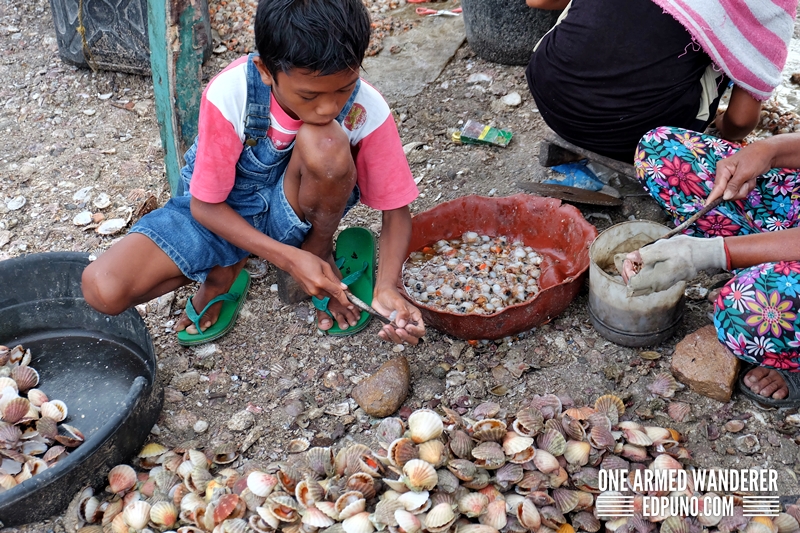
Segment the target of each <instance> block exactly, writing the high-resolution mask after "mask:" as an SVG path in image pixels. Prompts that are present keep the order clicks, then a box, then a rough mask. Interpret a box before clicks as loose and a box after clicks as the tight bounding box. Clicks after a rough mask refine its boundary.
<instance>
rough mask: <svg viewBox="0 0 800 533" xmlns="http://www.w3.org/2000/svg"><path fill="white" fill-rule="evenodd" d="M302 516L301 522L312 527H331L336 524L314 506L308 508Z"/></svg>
mask: <svg viewBox="0 0 800 533" xmlns="http://www.w3.org/2000/svg"><path fill="white" fill-rule="evenodd" d="M300 515H301V517H302V518H301V520H300V521H301V522H302V523H303V524H306V525H309V526H311V527H329V526H332V525H333V524H334V523H335V520H334V519H333V518H331V517H330V516H328V515H326V514H325V513H323V512H322V511H320V510H319V509H318V508H317V507H313V506H312V507H308V508H306V509H305V510H304V511H303V512H302V513H300Z"/></svg>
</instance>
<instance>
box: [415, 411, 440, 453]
mask: <svg viewBox="0 0 800 533" xmlns="http://www.w3.org/2000/svg"><path fill="white" fill-rule="evenodd" d="M408 430H409V433H410V435H411V440H413V441H414V442H416V443H417V444H419V443H422V442H425V441H429V440H431V439H435V438H436V437H438V436H439V435H441V434H442V431H444V424H443V422H442V417H440V416H439V415H438V414H436V412H434V411H431V410H430V409H418V410H416V411H414V412H413V413H411V415H410V416H409V417H408Z"/></svg>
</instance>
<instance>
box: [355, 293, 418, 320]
mask: <svg viewBox="0 0 800 533" xmlns="http://www.w3.org/2000/svg"><path fill="white" fill-rule="evenodd" d="M344 293H345V295H346V296H347V299H348V300H350V301H351V302H352V303H353V305H355V306H356V307H358V308H359V309H361V310H362V311H364V312H366V313H369V314H370V315H372V316H374V317H375V318H377V319H378V320H380V321H381V322H383V323H384V324H387V325H389V326H392V327H393V328H395V329H400V326H398V325H397V324H395V323H394V320H391V319H389V318H386V317H385V316H383V315H382V314H380V313H379V312H377V311H376V310H375V308H374V307H372V306H371V305H369V304H368V303H367V302H365V301H364V300H362V299H361V298H359V297H358V296H356V295H355V294H353V293H352V292H350V291H349V290H346V291H344ZM392 314H393V315H394V314H395V313H392ZM408 323H409V324H411V325H412V326H416V325H417V323H416V322H414V321H413V320H409V321H408Z"/></svg>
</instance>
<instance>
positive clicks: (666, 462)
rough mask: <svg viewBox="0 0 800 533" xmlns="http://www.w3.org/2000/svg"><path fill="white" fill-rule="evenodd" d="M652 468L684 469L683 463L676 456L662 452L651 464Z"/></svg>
mask: <svg viewBox="0 0 800 533" xmlns="http://www.w3.org/2000/svg"><path fill="white" fill-rule="evenodd" d="M650 467H651V469H652V470H683V465H682V464H681V463H680V462H678V460H677V459H675V458H674V457H672V456H670V455H667V454H666V453H662V454H660V455H658V456H657V457H656V458H655V459H653V462H652V463H651V464H650Z"/></svg>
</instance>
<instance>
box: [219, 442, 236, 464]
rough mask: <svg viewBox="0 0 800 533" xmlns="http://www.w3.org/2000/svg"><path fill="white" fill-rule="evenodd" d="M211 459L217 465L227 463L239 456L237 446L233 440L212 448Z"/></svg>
mask: <svg viewBox="0 0 800 533" xmlns="http://www.w3.org/2000/svg"><path fill="white" fill-rule="evenodd" d="M213 453H214V457H213V459H212V461H213V462H214V464H217V465H227V464H230V463H232V462H234V461H235V460H236V459H237V458H238V457H239V452H238V446H237V445H236V443H234V442H226V443H224V444H220V445H219V446H217V447H216V448H214V452H213Z"/></svg>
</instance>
